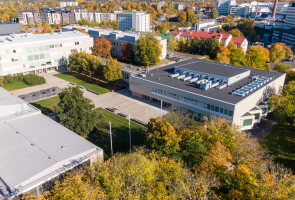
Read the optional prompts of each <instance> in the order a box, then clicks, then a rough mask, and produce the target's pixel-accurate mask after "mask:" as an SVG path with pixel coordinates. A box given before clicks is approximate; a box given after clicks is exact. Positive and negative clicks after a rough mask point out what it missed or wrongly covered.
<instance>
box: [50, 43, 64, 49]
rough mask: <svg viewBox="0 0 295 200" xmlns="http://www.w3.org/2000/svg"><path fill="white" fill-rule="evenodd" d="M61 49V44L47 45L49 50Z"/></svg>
mask: <svg viewBox="0 0 295 200" xmlns="http://www.w3.org/2000/svg"><path fill="white" fill-rule="evenodd" d="M59 47H62V44H51V45H49V48H50V49H53V48H59Z"/></svg>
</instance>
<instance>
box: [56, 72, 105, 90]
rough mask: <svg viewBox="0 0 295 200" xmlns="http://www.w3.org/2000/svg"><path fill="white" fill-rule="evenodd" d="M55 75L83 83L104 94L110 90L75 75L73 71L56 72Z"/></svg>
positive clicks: (82, 84)
mask: <svg viewBox="0 0 295 200" xmlns="http://www.w3.org/2000/svg"><path fill="white" fill-rule="evenodd" d="M55 76H56V77H58V78H61V79H63V80H66V81H68V82H73V83H75V84H77V85H81V86H83V87H85V88H86V89H90V90H94V91H96V92H98V93H100V94H104V93H107V92H109V91H110V90H109V89H107V88H104V87H101V86H99V85H97V84H94V83H91V82H88V81H86V80H83V79H81V78H79V77H77V76H75V75H74V74H72V73H68V72H65V73H62V74H56V75H55Z"/></svg>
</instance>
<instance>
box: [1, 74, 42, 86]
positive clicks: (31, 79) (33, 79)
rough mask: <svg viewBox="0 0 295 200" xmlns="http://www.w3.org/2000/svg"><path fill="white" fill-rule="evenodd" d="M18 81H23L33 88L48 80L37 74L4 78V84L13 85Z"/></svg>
mask: <svg viewBox="0 0 295 200" xmlns="http://www.w3.org/2000/svg"><path fill="white" fill-rule="evenodd" d="M18 81H23V82H25V83H26V84H28V85H30V86H33V85H40V84H43V83H46V80H45V78H44V77H42V76H38V75H36V74H26V75H23V74H17V75H16V76H12V75H11V74H9V75H7V76H4V81H3V82H4V84H11V83H15V82H18Z"/></svg>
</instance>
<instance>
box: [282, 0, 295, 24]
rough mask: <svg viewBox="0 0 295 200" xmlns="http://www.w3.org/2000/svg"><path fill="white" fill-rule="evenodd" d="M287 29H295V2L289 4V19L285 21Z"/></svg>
mask: <svg viewBox="0 0 295 200" xmlns="http://www.w3.org/2000/svg"><path fill="white" fill-rule="evenodd" d="M284 28H285V29H294V28H295V1H290V2H289V7H288V12H287V17H286V21H285V26H284Z"/></svg>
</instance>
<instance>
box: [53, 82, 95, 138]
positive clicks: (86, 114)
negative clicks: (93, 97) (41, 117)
mask: <svg viewBox="0 0 295 200" xmlns="http://www.w3.org/2000/svg"><path fill="white" fill-rule="evenodd" d="M58 96H59V98H60V102H59V104H58V105H57V106H56V107H55V112H56V116H57V119H58V120H59V122H60V123H61V124H62V125H63V126H65V127H67V128H68V129H70V130H72V131H74V132H76V133H77V134H79V135H82V136H87V135H88V133H90V132H91V131H92V130H93V129H94V126H95V125H96V123H97V121H98V120H99V118H100V116H99V114H98V113H97V112H96V111H95V110H92V109H93V108H94V105H93V104H92V103H91V102H90V100H87V99H85V98H84V97H83V92H82V91H81V90H80V88H79V87H78V86H77V87H69V88H66V89H64V91H62V92H61V93H60V94H59V95H58Z"/></svg>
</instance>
